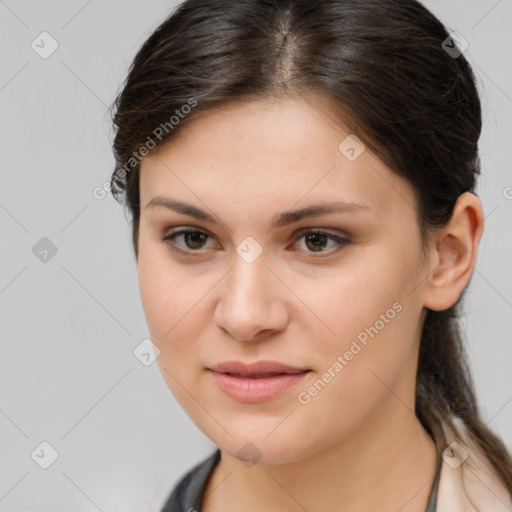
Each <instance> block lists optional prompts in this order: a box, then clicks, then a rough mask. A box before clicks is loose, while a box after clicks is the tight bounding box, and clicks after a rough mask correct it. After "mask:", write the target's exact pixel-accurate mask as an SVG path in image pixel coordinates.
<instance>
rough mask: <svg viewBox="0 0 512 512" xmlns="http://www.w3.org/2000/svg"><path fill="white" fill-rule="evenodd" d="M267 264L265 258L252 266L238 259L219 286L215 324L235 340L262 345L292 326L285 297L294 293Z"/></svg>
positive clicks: (260, 258) (237, 257) (260, 257)
mask: <svg viewBox="0 0 512 512" xmlns="http://www.w3.org/2000/svg"><path fill="white" fill-rule="evenodd" d="M267 263H268V262H267V259H266V258H265V257H264V254H261V255H260V256H259V257H258V258H257V259H256V260H255V261H253V262H252V263H247V262H246V261H244V259H242V258H240V257H239V256H238V255H237V256H236V257H235V258H234V264H233V268H232V269H231V271H230V272H228V274H227V276H226V277H225V279H223V280H222V282H221V284H220V285H219V288H218V289H219V293H220V298H219V301H218V303H217V307H216V309H215V315H214V321H215V323H216V325H217V326H218V327H219V328H221V329H222V330H224V331H226V332H228V333H229V334H230V335H231V336H232V337H233V338H236V339H238V340H241V341H258V340H261V339H262V338H263V337H268V336H270V335H271V334H273V333H276V332H279V331H282V330H284V329H285V328H286V326H287V324H288V322H289V315H288V312H287V310H286V306H285V300H286V299H285V294H286V293H290V292H289V291H288V292H287V289H286V287H285V286H284V285H283V283H282V282H281V281H280V280H279V279H278V277H276V272H275V270H270V269H269V268H268V267H267Z"/></svg>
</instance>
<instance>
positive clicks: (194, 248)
mask: <svg viewBox="0 0 512 512" xmlns="http://www.w3.org/2000/svg"><path fill="white" fill-rule="evenodd" d="M180 237H183V241H184V243H183V244H177V243H176V241H175V240H177V239H179V238H180ZM208 238H210V236H209V235H207V234H206V233H203V232H202V231H198V230H192V229H190V230H188V229H187V230H185V229H182V230H180V231H176V232H174V233H167V234H166V235H165V236H164V237H162V238H161V240H162V242H165V244H166V245H167V246H168V247H169V248H170V249H171V250H173V251H175V252H179V253H187V252H199V251H200V250H201V249H203V248H204V245H205V242H206V241H207V239H208Z"/></svg>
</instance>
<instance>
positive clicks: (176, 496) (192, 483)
mask: <svg viewBox="0 0 512 512" xmlns="http://www.w3.org/2000/svg"><path fill="white" fill-rule="evenodd" d="M433 438H434V439H435V440H436V447H437V468H436V475H435V478H434V483H433V485H432V489H431V491H430V498H429V500H428V505H427V508H426V509H425V512H436V508H437V488H438V484H439V475H440V472H441V461H442V457H441V454H442V451H443V448H442V447H443V446H444V445H445V441H444V435H443V433H442V432H440V431H439V428H436V433H435V436H433ZM219 460H220V450H219V449H217V450H216V451H215V452H214V453H213V454H212V455H210V456H209V457H208V458H207V459H205V460H203V461H202V462H200V463H199V464H196V465H195V466H194V467H193V468H192V469H190V470H189V471H188V472H187V473H186V474H185V475H184V476H183V477H182V478H181V480H180V481H179V482H178V484H177V485H176V487H175V488H174V489H173V491H172V493H171V494H170V496H169V498H168V499H167V501H166V503H165V505H164V507H163V508H162V510H161V512H201V499H202V497H203V493H204V490H205V487H206V483H207V481H208V477H209V476H210V474H211V472H212V471H213V468H214V467H215V466H216V464H217V463H218V462H219Z"/></svg>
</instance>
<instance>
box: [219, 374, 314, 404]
mask: <svg viewBox="0 0 512 512" xmlns="http://www.w3.org/2000/svg"><path fill="white" fill-rule="evenodd" d="M209 371H210V373H211V374H212V376H213V378H214V379H215V382H216V383H217V386H219V388H220V390H221V391H223V392H224V393H226V395H229V396H230V397H231V398H234V399H235V400H238V401H239V402H246V403H254V402H265V401H267V400H270V399H272V398H275V397H276V396H278V395H281V394H282V393H284V392H285V391H287V390H289V389H290V388H292V387H293V386H295V385H297V384H298V383H299V382H300V381H301V380H302V379H303V378H304V376H305V375H307V374H308V373H309V372H302V373H287V374H280V375H275V376H273V377H261V378H256V379H251V378H247V377H236V376H235V375H228V374H226V373H219V372H215V371H213V370H209Z"/></svg>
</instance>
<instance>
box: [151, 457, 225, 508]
mask: <svg viewBox="0 0 512 512" xmlns="http://www.w3.org/2000/svg"><path fill="white" fill-rule="evenodd" d="M219 458H220V450H219V449H217V450H215V452H214V453H212V454H211V455H209V456H208V457H207V458H206V459H204V460H202V461H201V462H199V463H197V464H196V465H195V466H193V467H192V468H191V469H189V470H188V471H187V472H186V473H185V474H184V475H183V476H182V477H181V479H180V480H179V481H178V483H177V484H176V485H175V486H174V488H173V489H172V491H171V493H170V495H169V497H168V498H167V500H166V502H165V504H164V506H163V508H162V509H161V512H197V511H198V510H199V508H200V502H201V497H202V494H203V491H204V488H205V486H206V482H207V480H208V477H209V475H210V473H211V472H212V470H213V468H214V466H215V465H216V464H217V462H218V461H219Z"/></svg>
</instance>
